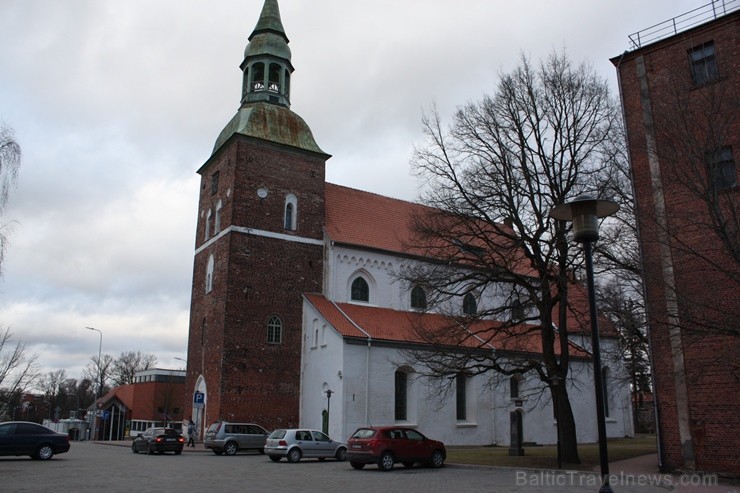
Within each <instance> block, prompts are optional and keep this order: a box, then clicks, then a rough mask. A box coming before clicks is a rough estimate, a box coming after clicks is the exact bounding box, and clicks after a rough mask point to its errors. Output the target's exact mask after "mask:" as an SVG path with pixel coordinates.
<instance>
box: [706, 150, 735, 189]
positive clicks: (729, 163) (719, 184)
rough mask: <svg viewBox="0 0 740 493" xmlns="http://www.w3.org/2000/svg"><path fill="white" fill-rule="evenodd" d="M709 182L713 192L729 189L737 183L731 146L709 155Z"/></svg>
mask: <svg viewBox="0 0 740 493" xmlns="http://www.w3.org/2000/svg"><path fill="white" fill-rule="evenodd" d="M709 183H710V184H712V186H713V187H714V191H715V192H721V191H722V190H729V189H731V188H734V187H735V185H736V184H737V175H736V172H735V160H734V159H733V158H732V147H723V148H721V149H719V150H718V151H715V152H713V153H712V154H711V155H710V156H709Z"/></svg>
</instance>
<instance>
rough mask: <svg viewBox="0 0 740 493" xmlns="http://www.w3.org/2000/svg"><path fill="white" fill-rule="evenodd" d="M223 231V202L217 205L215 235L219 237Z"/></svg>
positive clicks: (214, 224)
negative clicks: (219, 233)
mask: <svg viewBox="0 0 740 493" xmlns="http://www.w3.org/2000/svg"><path fill="white" fill-rule="evenodd" d="M219 231H221V201H220V200H219V201H218V202H217V203H216V216H215V218H214V220H213V235H214V236H215V235H217V234H218V232H219Z"/></svg>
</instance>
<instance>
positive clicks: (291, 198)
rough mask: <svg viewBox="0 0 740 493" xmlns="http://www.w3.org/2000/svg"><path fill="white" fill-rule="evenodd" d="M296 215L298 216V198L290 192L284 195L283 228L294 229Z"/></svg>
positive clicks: (296, 222)
mask: <svg viewBox="0 0 740 493" xmlns="http://www.w3.org/2000/svg"><path fill="white" fill-rule="evenodd" d="M297 216H298V199H297V198H296V196H295V195H293V194H290V195H288V196H287V197H285V218H284V222H283V227H284V228H285V229H289V230H291V231H295V230H296V225H297V224H298V221H297Z"/></svg>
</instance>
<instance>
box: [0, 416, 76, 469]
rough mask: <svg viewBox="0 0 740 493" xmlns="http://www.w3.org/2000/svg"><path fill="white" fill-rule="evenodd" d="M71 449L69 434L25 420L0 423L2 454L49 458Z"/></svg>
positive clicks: (0, 451)
mask: <svg viewBox="0 0 740 493" xmlns="http://www.w3.org/2000/svg"><path fill="white" fill-rule="evenodd" d="M68 450H69V436H68V435H66V434H64V433H57V432H56V431H52V430H50V429H49V428H47V427H46V426H41V425H40V424H36V423H28V422H25V421H8V422H5V423H0V455H30V456H31V457H33V458H34V459H40V460H48V459H51V458H52V457H53V456H54V454H63V453H64V452H67V451H68Z"/></svg>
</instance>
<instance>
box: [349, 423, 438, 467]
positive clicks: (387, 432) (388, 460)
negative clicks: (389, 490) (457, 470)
mask: <svg viewBox="0 0 740 493" xmlns="http://www.w3.org/2000/svg"><path fill="white" fill-rule="evenodd" d="M446 458H447V449H445V445H444V443H442V442H438V441H437V440H432V439H430V438H427V437H425V436H424V435H422V434H421V433H419V432H418V431H416V430H414V429H412V428H402V427H397V426H370V427H367V428H359V429H358V430H357V431H356V432H355V433H354V434H353V435H352V436H351V437H350V439H349V440H348V441H347V460H348V461H349V463H350V464H352V467H354V468H355V469H362V468H363V467H365V464H377V465H378V469H380V470H382V471H390V470H391V469H393V465H394V464H395V463H396V462H400V463H401V464H403V465H404V466H406V467H411V466H413V465H414V464H415V463H417V462H423V463H425V464H428V465H430V466H432V467H442V465H444V462H445V459H446Z"/></svg>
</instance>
